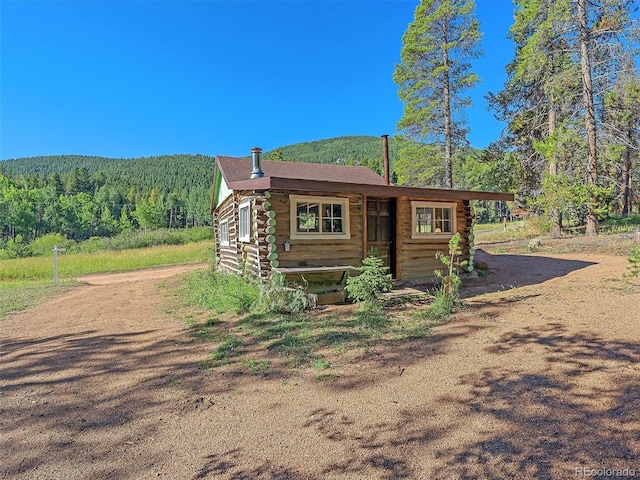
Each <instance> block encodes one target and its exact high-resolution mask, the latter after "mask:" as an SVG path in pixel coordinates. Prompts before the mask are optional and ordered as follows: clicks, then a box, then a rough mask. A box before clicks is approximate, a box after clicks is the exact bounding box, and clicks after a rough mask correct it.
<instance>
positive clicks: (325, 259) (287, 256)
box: [269, 191, 362, 267]
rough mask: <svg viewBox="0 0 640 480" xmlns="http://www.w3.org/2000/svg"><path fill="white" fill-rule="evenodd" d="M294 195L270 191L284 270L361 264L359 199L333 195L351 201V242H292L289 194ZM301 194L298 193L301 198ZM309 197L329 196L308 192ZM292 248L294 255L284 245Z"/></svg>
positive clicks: (278, 248)
mask: <svg viewBox="0 0 640 480" xmlns="http://www.w3.org/2000/svg"><path fill="white" fill-rule="evenodd" d="M290 193H293V192H285V191H278V192H274V191H271V198H270V199H269V202H271V210H273V211H275V212H276V217H275V218H276V233H275V235H276V246H277V250H276V251H277V253H278V260H279V261H280V266H281V267H298V266H301V265H305V266H328V265H352V266H360V265H361V264H362V202H361V197H360V196H359V195H331V196H341V197H348V198H349V223H350V230H351V238H350V239H348V240H338V239H334V238H331V237H327V238H322V239H313V240H312V239H309V240H306V239H291V238H290V234H291V230H290V227H291V220H290V203H289V194H290ZM299 193H300V192H296V194H299ZM305 195H310V196H319V197H320V196H327V195H326V194H325V195H323V194H321V193H317V192H305ZM285 241H288V242H289V243H290V244H291V251H289V252H285V251H284V242H285Z"/></svg>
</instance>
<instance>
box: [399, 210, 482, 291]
mask: <svg viewBox="0 0 640 480" xmlns="http://www.w3.org/2000/svg"><path fill="white" fill-rule="evenodd" d="M412 200H413V201H430V202H431V201H432V202H437V201H438V199H423V198H416V199H407V198H402V199H398V206H397V212H398V215H399V216H400V219H399V221H398V225H399V227H400V230H401V231H400V232H398V234H400V235H402V241H401V242H400V245H401V246H400V254H399V255H398V257H399V261H400V269H399V271H401V272H402V274H401V278H400V279H399V280H402V281H406V280H418V279H429V278H433V277H434V274H433V271H434V270H438V269H442V268H443V264H442V262H441V261H440V260H439V259H437V258H436V254H437V253H438V252H442V253H443V254H446V253H447V252H448V250H449V237H442V238H420V239H416V238H411V232H412V218H411V201H412ZM440 201H441V200H440ZM465 204H466V205H465ZM456 205H457V207H456V228H457V231H458V232H460V235H461V236H462V243H461V246H462V251H463V255H462V259H461V261H462V260H468V258H469V245H468V237H469V233H470V232H471V209H470V207H469V202H467V201H458V202H456Z"/></svg>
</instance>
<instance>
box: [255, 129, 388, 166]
mask: <svg viewBox="0 0 640 480" xmlns="http://www.w3.org/2000/svg"><path fill="white" fill-rule="evenodd" d="M398 149H399V146H398V143H397V142H396V141H395V140H394V139H393V138H389V158H390V159H391V161H393V160H394V159H396V158H398ZM266 157H267V158H268V159H271V160H281V161H286V162H305V163H338V164H343V165H365V166H368V167H370V168H371V169H372V170H375V171H377V172H378V173H381V170H382V157H383V152H382V138H381V137H373V136H366V135H360V136H346V137H335V138H328V139H325V140H317V141H314V142H303V143H296V144H294V145H288V146H285V147H279V148H276V149H274V150H271V151H269V152H266Z"/></svg>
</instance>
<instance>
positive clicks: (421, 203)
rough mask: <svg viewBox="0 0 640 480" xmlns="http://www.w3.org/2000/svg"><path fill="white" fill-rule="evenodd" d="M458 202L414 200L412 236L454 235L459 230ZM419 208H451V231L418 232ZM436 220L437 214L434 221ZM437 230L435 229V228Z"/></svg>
mask: <svg viewBox="0 0 640 480" xmlns="http://www.w3.org/2000/svg"><path fill="white" fill-rule="evenodd" d="M457 207H458V204H457V203H452V202H424V201H412V202H411V238H413V239H417V238H438V237H453V235H454V234H455V233H456V231H457V222H456V210H457ZM418 208H448V209H450V210H451V231H450V232H436V231H433V232H430V233H418V232H416V223H417V219H418V217H417V214H416V209H418ZM433 221H435V215H434V219H433V220H432V222H433ZM434 230H435V229H434Z"/></svg>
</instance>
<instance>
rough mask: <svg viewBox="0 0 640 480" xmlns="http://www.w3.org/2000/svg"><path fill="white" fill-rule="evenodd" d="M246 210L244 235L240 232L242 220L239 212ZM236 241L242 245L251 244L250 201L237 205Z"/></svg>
mask: <svg viewBox="0 0 640 480" xmlns="http://www.w3.org/2000/svg"><path fill="white" fill-rule="evenodd" d="M245 208H246V209H247V224H246V230H247V231H246V233H245V234H244V235H242V234H241V232H242V230H243V229H242V219H241V215H240V212H241V211H242V210H244V209H245ZM238 241H239V242H243V243H249V242H251V200H243V201H241V202H240V204H239V205H238Z"/></svg>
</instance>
